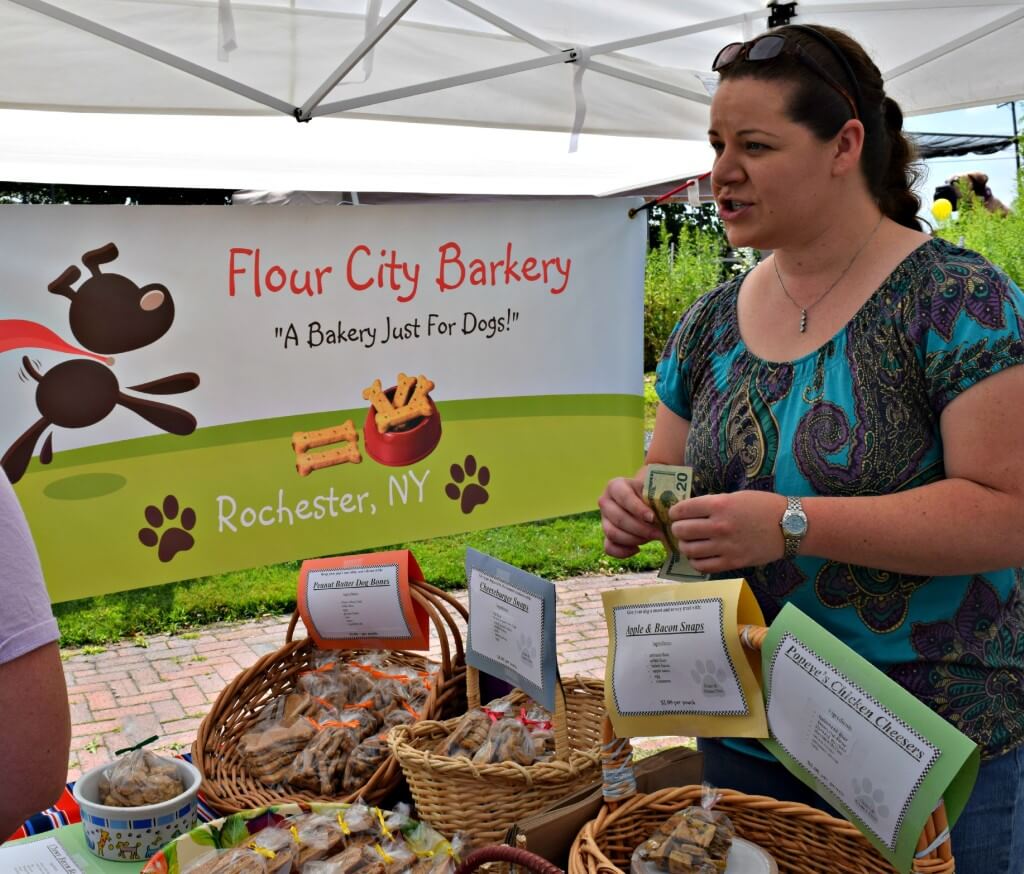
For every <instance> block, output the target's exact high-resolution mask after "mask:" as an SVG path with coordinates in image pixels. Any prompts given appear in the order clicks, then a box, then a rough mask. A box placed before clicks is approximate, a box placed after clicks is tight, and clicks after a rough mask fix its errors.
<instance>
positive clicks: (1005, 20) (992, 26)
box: [882, 9, 1024, 82]
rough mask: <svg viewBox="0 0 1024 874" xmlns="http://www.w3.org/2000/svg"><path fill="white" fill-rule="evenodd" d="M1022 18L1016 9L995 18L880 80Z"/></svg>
mask: <svg viewBox="0 0 1024 874" xmlns="http://www.w3.org/2000/svg"><path fill="white" fill-rule="evenodd" d="M1022 18H1024V9H1017V10H1016V11H1014V12H1009V13H1007V14H1006V15H1004V16H1003V17H1002V18H997V19H996V20H995V21H993V22H990V23H989V24H986V25H984V26H982V27H979V28H976V29H975V30H972V31H970V32H969V33H965V34H964V35H963V36H961V37H958V38H957V39H954V40H950V41H949V42H947V43H944V44H943V45H941V46H939V47H938V48H935V49H932V50H931V51H929V52H925V53H924V54H923V55H919V56H918V57H916V58H914V59H913V60H910V61H907V62H906V63H905V64H900V65H899V66H898V67H893V68H892V69H891V70H886V71H885V72H884V73H883V74H882V80H883V81H884V82H889V81H891V80H893V79H895V78H897V77H898V76H902V75H903V74H904V73H909V72H911V71H912V70H916V69H917V68H918V67H923V66H924V65H925V64H927V63H930V62H931V61H934V60H937V59H939V58H942V57H944V56H946V55H948V54H949V53H950V52H952V51H956V50H957V49H959V48H963V47H964V46H966V45H970V44H971V43H972V42H975V41H976V40H979V39H982V38H983V37H986V36H988V35H989V34H990V33H995V32H996V31H997V30H1002V29H1003V28H1005V27H1009V26H1010V25H1011V24H1014V23H1015V22H1017V21H1020V20H1021V19H1022Z"/></svg>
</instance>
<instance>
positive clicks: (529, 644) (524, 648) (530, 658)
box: [516, 633, 537, 665]
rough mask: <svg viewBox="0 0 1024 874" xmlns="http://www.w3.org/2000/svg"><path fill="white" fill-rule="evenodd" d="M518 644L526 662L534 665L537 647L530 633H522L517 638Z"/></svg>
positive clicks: (521, 655) (520, 653)
mask: <svg viewBox="0 0 1024 874" xmlns="http://www.w3.org/2000/svg"><path fill="white" fill-rule="evenodd" d="M516 646H517V647H518V648H519V655H520V657H521V658H522V660H523V661H524V662H525V663H526V664H528V665H532V664H533V662H534V659H536V658H537V648H536V647H535V646H534V645H533V641H532V640H531V639H530V637H529V635H527V634H525V633H524V634H520V635H519V637H518V638H517V639H516Z"/></svg>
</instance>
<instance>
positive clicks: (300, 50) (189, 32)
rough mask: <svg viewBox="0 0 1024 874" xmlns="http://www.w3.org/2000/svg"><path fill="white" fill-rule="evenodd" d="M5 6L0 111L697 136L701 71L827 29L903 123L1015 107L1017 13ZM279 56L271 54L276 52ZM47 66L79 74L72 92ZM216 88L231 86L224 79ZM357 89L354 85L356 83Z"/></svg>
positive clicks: (233, 0) (551, 1)
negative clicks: (794, 24)
mask: <svg viewBox="0 0 1024 874" xmlns="http://www.w3.org/2000/svg"><path fill="white" fill-rule="evenodd" d="M381 6H382V3H381V2H380V0H369V2H368V3H367V2H365V0H297V2H292V0H262V2H260V0H256V2H245V3H242V2H239V0H0V32H3V33H4V34H5V42H6V45H5V52H4V54H3V56H2V57H0V105H2V106H7V107H11V108H34V109H73V108H79V109H87V110H91V111H95V110H103V111H121V112H125V111H128V112H133V111H143V112H160V113H163V112H169V113H220V114H223V113H228V114H237V113H261V112H262V113H266V112H268V111H274V112H279V113H282V114H288V115H293V116H294V117H296V118H299V119H305V120H308V119H310V118H313V117H314V116H323V115H337V114H344V115H345V116H346V117H370V118H377V119H400V120H404V121H420V122H433V123H453V124H461V125H465V124H473V125H489V126H497V127H506V128H529V129H534V130H563V131H575V132H577V133H578V132H592V133H602V134H617V135H628V136H656V137H679V138H687V139H693V138H698V137H702V136H703V131H704V129H705V127H706V112H707V102H708V95H707V93H706V90H705V88H704V77H705V76H706V75H707V73H708V67H709V65H710V60H711V58H712V57H713V56H714V53H715V51H717V49H718V48H719V47H721V45H723V44H725V43H726V42H731V41H734V40H739V39H745V38H749V37H750V36H752V35H753V34H754V33H757V32H759V31H760V30H762V29H764V27H765V26H766V25H768V24H769V23H772V22H773V21H774V22H777V21H779V20H785V19H786V18H787V17H788V16H790V15H792V16H795V18H796V20H798V21H803V22H810V21H817V22H820V23H823V24H830V25H835V26H838V27H842V28H844V29H845V30H847V31H848V32H850V33H851V34H852V35H853V36H854V37H855V38H857V39H859V40H860V41H861V42H862V43H863V44H864V45H865V46H866V47H867V48H868V50H869V52H870V53H871V54H872V56H873V57H874V58H875V59H876V60H877V61H878V63H879V66H880V68H881V69H882V71H883V74H884V76H885V77H886V80H887V87H888V90H889V92H890V93H891V95H892V96H893V97H894V98H895V99H896V100H897V102H899V103H900V105H901V106H902V107H903V108H904V111H905V112H907V113H908V114H914V113H924V112H936V111H941V110H944V109H948V108H952V107H959V106H968V105H976V104H982V103H992V102H1000V101H1003V100H1007V99H1013V98H1016V97H1020V96H1022V95H1024V76H1022V75H1021V71H1020V65H1019V63H1017V62H1016V61H1015V49H1016V47H1017V46H1019V45H1020V44H1021V43H1022V42H1024V2H1012V0H839V2H820V3H815V2H799V3H797V4H786V6H787V7H789V6H792V7H794V8H792V9H786V8H784V7H780V8H779V9H775V8H769V7H765V6H764V5H763V4H762V3H761V2H758V0H723V2H715V3H712V2H693V3H688V4H685V5H681V4H679V3H677V2H675V0H649V2H646V3H644V4H642V5H638V4H632V5H631V6H630V8H629V10H628V11H629V13H630V14H628V15H627V14H626V10H625V9H624V7H623V5H622V4H620V3H618V2H614V0H588V2H586V3H581V2H578V0H486V6H485V5H484V4H483V3H475V2H471V0H398V2H396V3H394V4H392V5H391V8H390V10H389V11H388V12H387V13H386V14H383V15H382V9H381ZM285 37H286V38H285ZM62 58H66V59H72V60H73V61H74V75H71V76H69V75H67V71H66V70H65V69H64V65H63V64H62V63H61V60H62ZM228 71H230V75H229V73H228ZM357 71H359V72H358V74H357Z"/></svg>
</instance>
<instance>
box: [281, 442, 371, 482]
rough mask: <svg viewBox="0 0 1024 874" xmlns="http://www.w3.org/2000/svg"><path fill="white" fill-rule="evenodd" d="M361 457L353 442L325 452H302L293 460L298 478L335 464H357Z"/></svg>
mask: <svg viewBox="0 0 1024 874" xmlns="http://www.w3.org/2000/svg"><path fill="white" fill-rule="evenodd" d="M362 460H363V457H362V456H361V455H360V454H359V447H358V446H356V444H355V443H354V442H352V443H344V444H342V445H341V446H338V447H337V448H335V449H328V450H327V451H325V452H302V453H300V454H299V455H297V456H296V458H295V469H296V470H297V471H298V472H299V475H300V476H309V475H310V474H311V473H312V472H313V471H314V470H320V469H322V468H325V467H333V466H334V465H336V464H359V462H361V461H362Z"/></svg>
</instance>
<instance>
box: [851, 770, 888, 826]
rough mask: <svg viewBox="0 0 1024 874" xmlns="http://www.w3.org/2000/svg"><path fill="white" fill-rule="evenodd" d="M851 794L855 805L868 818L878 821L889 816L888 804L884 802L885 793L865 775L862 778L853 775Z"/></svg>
mask: <svg viewBox="0 0 1024 874" xmlns="http://www.w3.org/2000/svg"><path fill="white" fill-rule="evenodd" d="M853 794H854V802H855V803H856V805H857V807H859V808H860V809H861V810H862V811H863V812H864V813H865V814H866V815H867V816H868V817H869V818H870V819H872V820H873V821H875V822H878V820H880V819H888V818H889V806H888V805H887V804H886V803H885V793H884V792H883V791H882V790H881V789H875V788H874V787H873V786H872V785H871V781H870V780H869V779H868V778H867V777H865V778H864V779H863V780H858V779H857V778H856V777H854V779H853Z"/></svg>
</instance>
